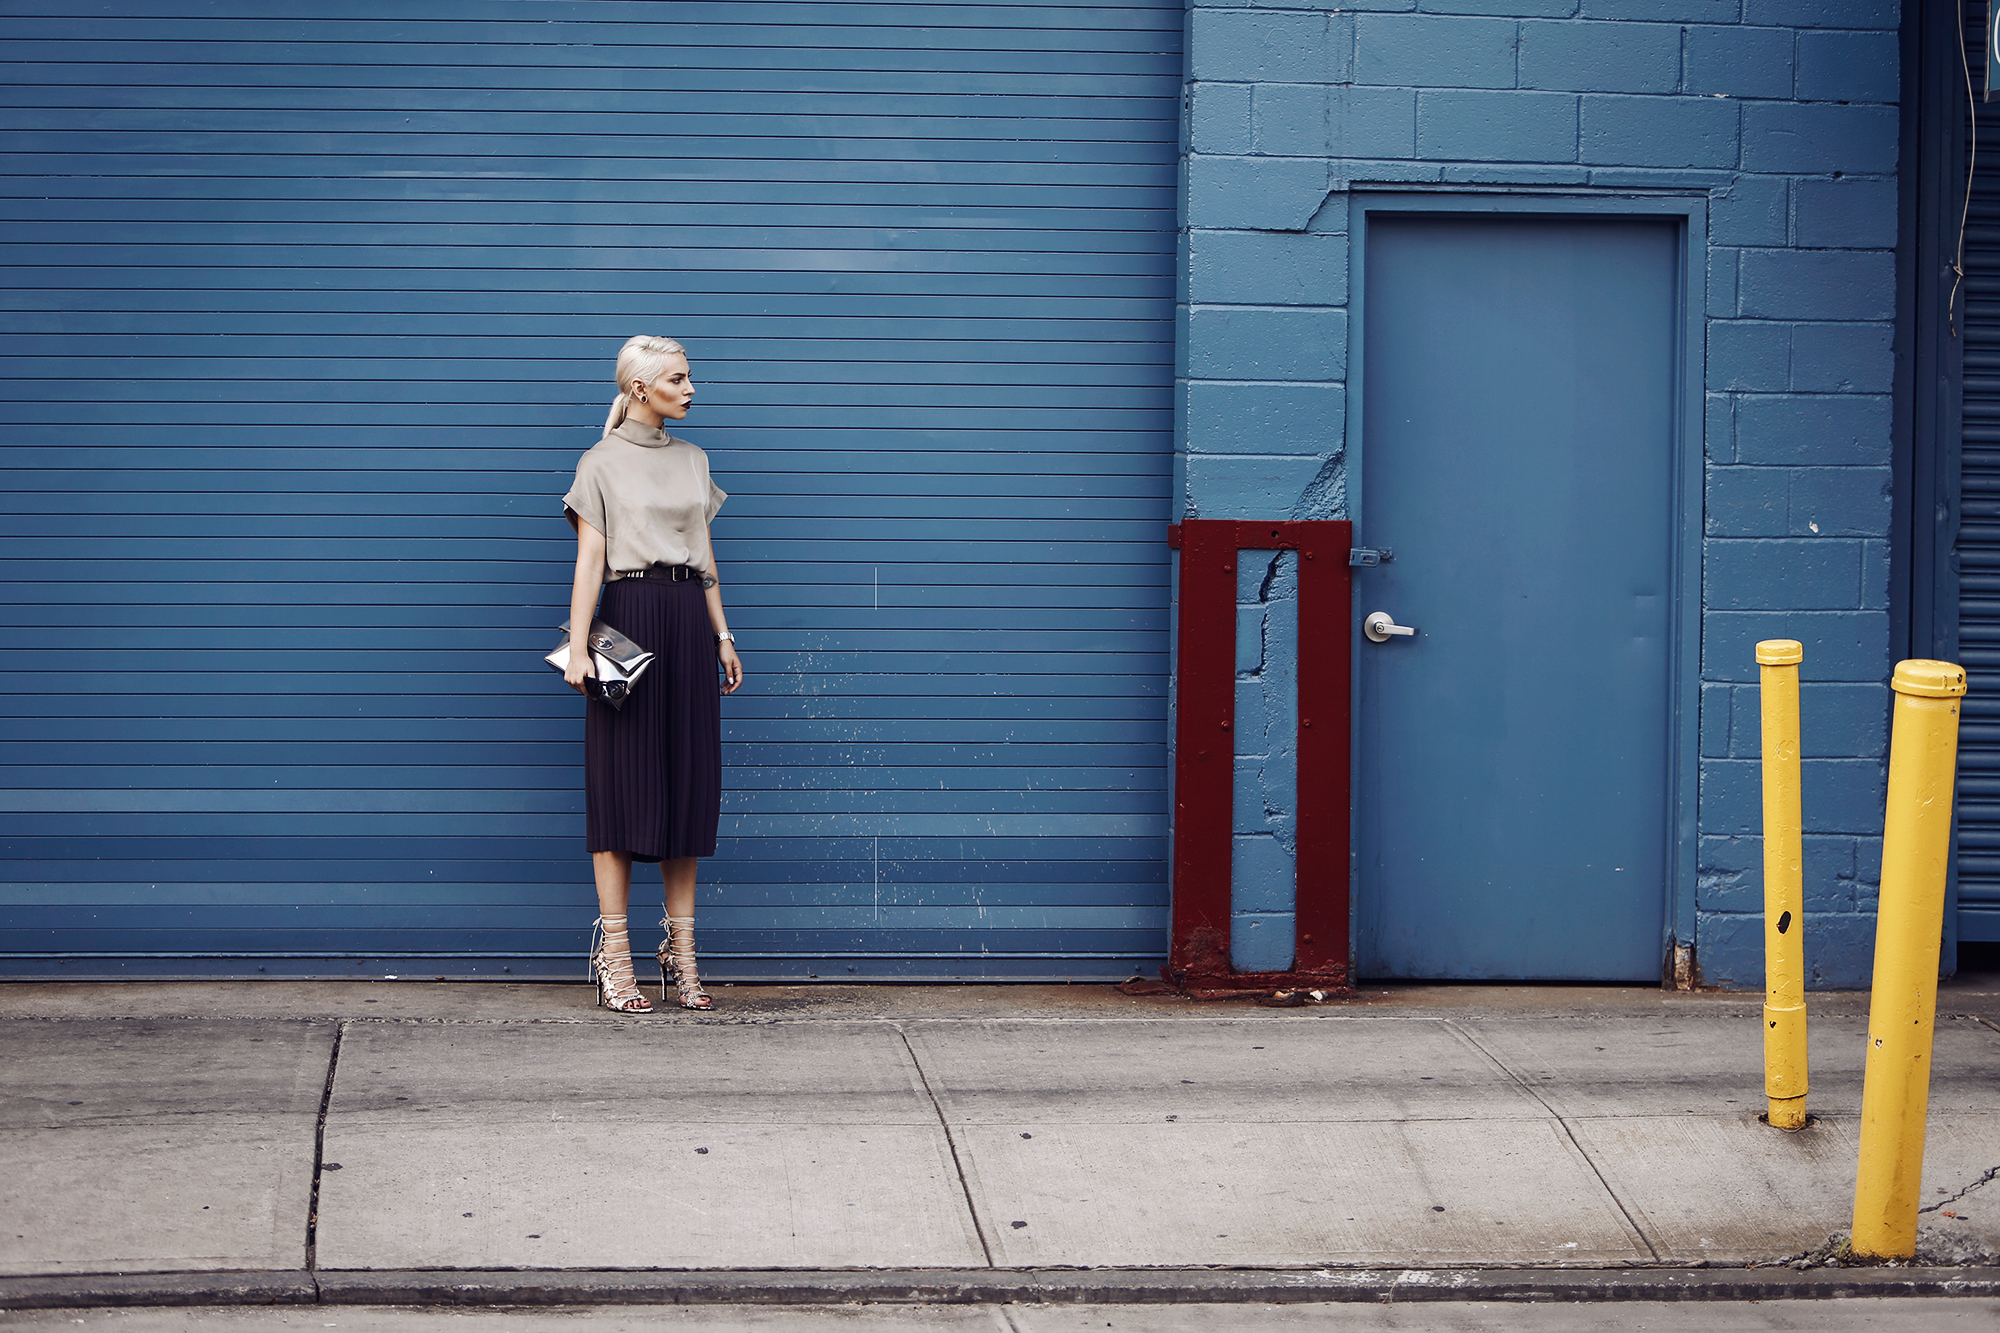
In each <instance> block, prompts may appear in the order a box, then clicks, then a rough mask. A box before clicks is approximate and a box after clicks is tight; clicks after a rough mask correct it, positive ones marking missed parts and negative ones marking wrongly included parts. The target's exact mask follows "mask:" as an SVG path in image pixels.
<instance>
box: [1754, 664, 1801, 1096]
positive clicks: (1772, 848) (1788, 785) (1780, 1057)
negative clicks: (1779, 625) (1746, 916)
mask: <svg viewBox="0 0 2000 1333" xmlns="http://www.w3.org/2000/svg"><path fill="white" fill-rule="evenodd" d="M1805 655H1806V654H1805V646H1804V645H1803V644H1801V643H1799V642H1798V640H1796V639H1766V640H1764V641H1763V642H1762V643H1760V644H1758V645H1757V678H1758V681H1759V684H1760V687H1761V688H1760V689H1759V694H1760V696H1761V698H1762V703H1763V709H1764V1095H1765V1097H1766V1098H1767V1099H1768V1101H1769V1106H1768V1109H1767V1110H1766V1111H1765V1120H1766V1121H1767V1122H1768V1123H1769V1124H1770V1125H1772V1126H1773V1127H1774V1128H1777V1129H1804V1128H1805V1125H1806V945H1805V938H1806V926H1805V914H1806V911H1805V907H1806V905H1805V855H1804V851H1803V850H1802V845H1801V834H1800V824H1801V823H1802V822H1803V820H1802V814H1801V810H1800V796H1799V663H1800V662H1802V661H1804V660H1805Z"/></svg>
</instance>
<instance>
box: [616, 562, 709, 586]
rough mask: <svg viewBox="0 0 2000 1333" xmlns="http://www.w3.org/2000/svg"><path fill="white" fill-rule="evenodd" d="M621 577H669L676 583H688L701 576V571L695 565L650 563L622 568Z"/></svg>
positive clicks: (619, 572)
mask: <svg viewBox="0 0 2000 1333" xmlns="http://www.w3.org/2000/svg"><path fill="white" fill-rule="evenodd" d="M618 577H619V578H621V579H667V580H669V581H670V582H674V583H686V582H688V581H689V580H691V579H698V578H700V577H701V571H700V570H698V569H696V568H695V567H694V566H693V565H648V566H646V567H645V568H644V569H621V570H619V571H618Z"/></svg>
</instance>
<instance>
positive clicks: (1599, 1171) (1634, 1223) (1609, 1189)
mask: <svg viewBox="0 0 2000 1333" xmlns="http://www.w3.org/2000/svg"><path fill="white" fill-rule="evenodd" d="M1444 1026H1445V1027H1447V1028H1449V1029H1450V1030H1451V1031H1452V1032H1454V1033H1456V1034H1458V1036H1459V1038H1460V1039H1461V1040H1463V1041H1464V1042H1465V1043H1466V1044H1467V1045H1469V1046H1471V1047H1472V1049H1473V1050H1475V1051H1478V1052H1479V1053H1480V1054H1481V1055H1483V1056H1485V1057H1486V1058H1487V1059H1488V1060H1491V1061H1492V1062H1493V1064H1494V1067H1495V1068H1497V1069H1499V1071H1500V1072H1501V1073H1503V1074H1505V1075H1506V1076H1507V1077H1508V1078H1510V1079H1513V1080H1514V1082H1515V1083H1517V1084H1519V1085H1520V1088H1521V1090H1522V1091H1523V1092H1525V1093H1527V1094H1528V1095H1529V1096H1530V1097H1532V1098H1534V1099H1535V1101H1536V1102H1538V1103H1539V1104H1540V1105H1541V1107H1542V1109H1543V1110H1545V1111H1547V1112H1548V1113H1549V1115H1550V1116H1552V1117H1553V1118H1554V1119H1555V1122H1556V1124H1558V1125H1560V1126H1561V1127H1562V1132H1563V1136H1564V1137H1565V1138H1567V1139H1568V1140H1569V1143H1570V1147H1572V1148H1574V1149H1576V1155H1577V1156H1578V1157H1581V1158H1582V1159H1583V1163H1584V1165H1585V1166H1588V1167H1589V1168H1590V1174H1591V1175H1593V1176H1595V1177H1597V1183H1598V1184H1599V1185H1600V1186H1602V1187H1603V1189H1604V1194H1605V1197H1606V1198H1608V1199H1610V1200H1611V1203H1612V1205H1613V1206H1614V1207H1616V1208H1617V1209H1618V1215H1619V1216H1620V1217H1623V1218H1624V1219H1625V1225H1626V1226H1628V1227H1630V1228H1632V1234H1633V1235H1634V1236H1637V1237H1638V1238H1639V1243H1640V1244H1641V1245H1644V1246H1645V1247H1646V1253H1647V1254H1649V1255H1651V1256H1652V1258H1653V1260H1654V1262H1655V1263H1658V1262H1662V1261H1664V1260H1665V1256H1664V1255H1662V1254H1661V1253H1660V1247H1659V1246H1657V1245H1655V1244H1653V1238H1652V1237H1651V1236H1649V1235H1647V1234H1646V1229H1645V1228H1644V1227H1642V1226H1640V1225H1639V1219H1638V1218H1637V1217H1634V1216H1633V1215H1632V1209H1631V1208H1629V1207H1627V1206H1626V1204H1625V1200H1624V1199H1623V1198H1621V1197H1619V1193H1618V1190H1617V1189H1616V1188H1615V1187H1614V1186H1613V1185H1612V1184H1611V1181H1610V1180H1609V1179H1608V1178H1607V1177H1606V1176H1605V1174H1604V1168H1603V1167H1601V1166H1599V1165H1598V1164H1597V1159H1596V1158H1595V1157H1593V1156H1591V1153H1590V1149H1588V1148H1586V1147H1584V1146H1583V1140H1582V1139H1579V1138H1578V1137H1577V1135H1576V1126H1574V1125H1572V1124H1570V1122H1569V1117H1568V1116H1566V1115H1564V1114H1563V1113H1562V1112H1561V1111H1558V1110H1557V1109H1556V1108H1555V1107H1554V1106H1552V1105H1550V1104H1549V1099H1548V1098H1546V1097H1544V1096H1542V1094H1541V1090H1540V1089H1538V1088H1537V1087H1535V1085H1534V1084H1532V1083H1530V1082H1529V1081H1528V1080H1527V1079H1525V1078H1523V1077H1521V1075H1520V1074H1518V1073H1516V1072H1515V1071H1514V1068H1513V1066H1511V1065H1509V1064H1508V1063H1507V1062H1506V1061H1505V1060H1502V1059H1501V1058H1500V1057H1499V1056H1498V1055H1495V1054H1494V1053H1493V1052H1492V1051H1489V1050H1487V1049H1486V1045H1485V1043H1483V1042H1481V1041H1480V1040H1479V1038H1477V1037H1475V1036H1473V1035H1472V1034H1471V1033H1470V1032H1467V1031H1466V1030H1465V1029H1464V1028H1462V1027H1460V1026H1459V1025H1458V1022H1457V1020H1456V1019H1450V1018H1447V1019H1445V1020H1444Z"/></svg>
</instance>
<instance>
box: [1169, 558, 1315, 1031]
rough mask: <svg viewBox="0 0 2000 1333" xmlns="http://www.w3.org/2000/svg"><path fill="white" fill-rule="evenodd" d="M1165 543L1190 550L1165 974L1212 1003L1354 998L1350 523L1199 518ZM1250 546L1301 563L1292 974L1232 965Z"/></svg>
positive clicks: (1183, 585)
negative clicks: (1243, 555) (1242, 554)
mask: <svg viewBox="0 0 2000 1333" xmlns="http://www.w3.org/2000/svg"><path fill="white" fill-rule="evenodd" d="M1168 541H1169V544H1171V545H1173V546H1177V547H1178V548H1179V549H1180V553H1181V577H1180V634H1179V638H1178V650H1179V670H1178V674H1177V679H1176V692H1175V698H1176V704H1175V707H1176V717H1175V727H1174V853H1173V893H1174V907H1173V937H1172V941H1171V943H1170V945H1169V947H1168V954H1167V966H1166V967H1165V968H1163V969H1162V970H1161V975H1162V977H1163V978H1164V979H1165V980H1167V981H1168V982H1170V983H1171V984H1172V985H1173V986H1174V987H1175V988H1176V989H1178V990H1180V991H1182V992H1183V993H1186V994H1189V995H1195V996H1199V997H1202V998H1209V997H1214V996H1222V995H1250V994H1256V993H1259V992H1263V991H1272V990H1281V989H1287V988H1296V987H1302V986H1310V987H1316V988H1319V989H1322V990H1336V991H1341V992H1346V991H1348V990H1349V989H1350V988H1349V986H1348V925H1347V923H1348V865H1347V860H1348V762H1349V759H1348V756H1349V749H1350V742H1349V719H1348V697H1349V685H1350V678H1351V677H1350V672H1351V663H1350V657H1349V643H1348V638H1349V633H1348V622H1349V620H1350V619H1351V615H1352V608H1351V603H1350V599H1349V587H1348V583H1349V575H1348V566H1347V558H1348V550H1349V547H1350V546H1351V545H1352V543H1353V525H1352V524H1350V523H1347V522H1345V521H1337V520H1326V521H1317V522H1280V523H1251V522H1243V521H1237V520H1232V519H1190V520H1188V521H1187V522H1185V523H1181V524H1178V525H1176V526H1175V527H1173V528H1170V529H1168ZM1245 550H1251V551H1270V550H1279V551H1296V552H1298V555H1299V635H1298V643H1299V662H1298V683H1299V732H1298V756H1299V776H1298V825H1297V827H1298V838H1297V846H1298V861H1297V865H1298V870H1297V884H1298V892H1297V902H1296V906H1295V908H1294V911H1295V913H1296V915H1295V918H1294V920H1295V921H1296V929H1297V939H1296V942H1295V947H1294V951H1293V956H1292V968H1291V970H1290V971H1286V972H1238V971H1236V970H1235V969H1234V968H1233V967H1231V966H1230V962H1229V935H1230V859H1231V858H1230V839H1231V835H1232V833H1233V828H1232V824H1233V820H1232V817H1231V816H1232V813H1233V810H1234V797H1235V778H1236V743H1235V730H1234V729H1235V721H1236V718H1235V713H1236V565H1237V558H1238V556H1237V553H1238V552H1239V551H1245Z"/></svg>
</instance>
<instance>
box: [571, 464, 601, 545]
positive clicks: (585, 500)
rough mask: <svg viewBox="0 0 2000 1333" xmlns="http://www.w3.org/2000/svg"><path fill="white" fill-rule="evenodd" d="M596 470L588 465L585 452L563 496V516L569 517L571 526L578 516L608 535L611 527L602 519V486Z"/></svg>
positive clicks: (573, 525) (574, 523) (574, 524)
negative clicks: (573, 479) (574, 478)
mask: <svg viewBox="0 0 2000 1333" xmlns="http://www.w3.org/2000/svg"><path fill="white" fill-rule="evenodd" d="M597 472H598V470H597V469H596V468H594V467H591V466H590V455H588V454H585V455H584V456H583V459H582V460H581V461H580V462H578V463H577V465H576V480H575V481H574V482H572V483H571V484H570V488H569V494H567V495H565V496H563V516H564V517H565V518H567V519H569V525H570V526H571V527H572V528H573V527H575V526H576V521H577V520H578V519H579V518H580V519H582V520H583V521H584V522H586V523H588V524H590V526H591V527H593V528H596V529H597V530H598V531H599V532H600V533H602V534H604V535H605V536H606V537H609V536H610V535H611V528H610V525H609V524H608V523H606V522H605V519H604V487H603V486H602V484H601V483H600V482H599V480H598V475H597Z"/></svg>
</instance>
